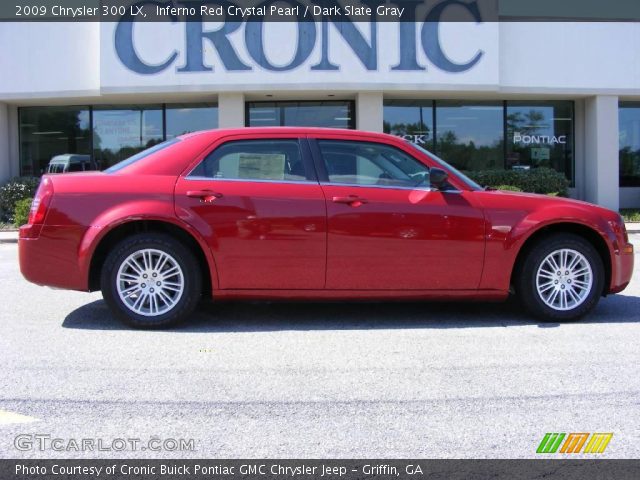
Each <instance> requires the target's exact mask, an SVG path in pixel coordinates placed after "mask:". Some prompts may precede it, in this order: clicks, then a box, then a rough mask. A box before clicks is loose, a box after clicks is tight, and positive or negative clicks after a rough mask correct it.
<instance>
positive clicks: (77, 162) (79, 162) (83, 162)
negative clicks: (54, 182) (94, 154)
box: [47, 153, 95, 173]
mask: <svg viewBox="0 0 640 480" xmlns="http://www.w3.org/2000/svg"><path fill="white" fill-rule="evenodd" d="M85 170H95V165H94V164H93V162H92V161H91V156H90V155H80V154H76V153H64V154H62V155H56V156H55V157H53V158H52V159H51V161H50V162H49V165H48V166H47V173H66V172H84V171H85Z"/></svg>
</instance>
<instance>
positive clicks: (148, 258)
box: [101, 233, 201, 328]
mask: <svg viewBox="0 0 640 480" xmlns="http://www.w3.org/2000/svg"><path fill="white" fill-rule="evenodd" d="M199 272H200V269H199V268H198V265H197V262H196V259H195V257H194V256H193V254H192V253H191V252H190V251H189V250H188V249H187V248H185V247H184V246H183V245H182V244H181V243H180V242H178V241H176V240H175V239H174V238H172V237H170V236H168V235H163V234H156V233H144V234H138V235H134V236H131V237H128V238H126V239H124V240H123V241H121V242H120V243H118V244H117V245H116V247H115V248H114V249H113V250H112V251H111V252H110V253H109V255H108V256H107V258H106V260H105V263H104V266H103V269H102V276H101V287H102V295H103V297H104V299H105V301H106V302H107V304H108V305H109V307H110V308H111V310H112V311H113V312H114V314H115V315H116V316H117V317H118V318H119V319H121V320H122V321H124V322H125V323H127V324H129V325H131V326H133V327H136V328H158V327H167V326H170V325H174V324H176V323H178V322H181V321H183V320H184V319H186V318H187V317H188V316H189V315H190V314H191V313H192V312H193V310H194V309H195V307H196V306H197V304H198V300H199V298H200V292H201V278H200V273H199Z"/></svg>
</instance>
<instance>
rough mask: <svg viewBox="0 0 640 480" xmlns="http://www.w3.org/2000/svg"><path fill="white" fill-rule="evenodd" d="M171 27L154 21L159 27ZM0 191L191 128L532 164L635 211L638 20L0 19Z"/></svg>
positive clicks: (638, 196) (455, 159)
mask: <svg viewBox="0 0 640 480" xmlns="http://www.w3.org/2000/svg"><path fill="white" fill-rule="evenodd" d="M170 20H172V19H170ZM0 72H2V74H1V75H0V182H2V181H6V180H7V179H9V178H11V177H14V176H18V175H40V174H42V173H43V172H45V171H46V170H47V167H48V164H49V162H50V160H51V158H52V157H53V156H55V155H59V154H65V153H75V154H81V155H87V156H88V158H89V159H90V162H91V164H92V168H105V167H107V166H109V165H111V164H113V163H115V162H117V161H118V160H120V159H122V158H125V157H126V156H128V155H130V154H132V153H134V152H136V151H138V150H140V149H142V148H144V147H146V146H149V145H153V144H155V143H158V142H159V141H162V140H165V139H167V138H171V137H173V136H176V135H179V134H182V133H184V132H188V131H193V130H201V129H208V128H228V127H244V126H269V125H310V126H326V127H339V128H357V129H361V130H370V131H378V132H382V131H386V132H389V133H392V134H395V135H401V136H404V137H405V138H407V139H408V140H410V141H414V142H417V143H420V144H421V145H423V146H425V147H426V148H427V149H429V150H432V151H434V152H435V153H436V154H437V155H439V156H440V157H442V158H444V159H445V160H447V161H449V162H450V163H452V164H453V165H455V166H456V167H458V168H460V169H463V170H482V169H514V168H515V169H522V170H528V169H534V168H538V167H550V168H554V169H556V170H558V171H560V172H562V173H564V174H565V175H566V176H567V178H568V179H569V180H570V181H571V185H572V187H571V190H570V192H571V195H572V196H573V197H575V198H580V199H585V200H587V201H591V202H594V203H598V204H601V205H604V206H606V207H609V208H612V209H618V208H625V207H640V24H638V23H621V22H615V23H614V22H611V23H590V22H576V23H567V22H547V23H544V22H530V23H526V22H500V23H497V22H483V21H481V19H480V21H472V22H465V23H454V22H450V23H447V22H441V23H437V22H436V23H434V22H419V21H418V22H415V23H413V22H408V23H407V22H405V23H398V22H377V23H364V22H363V23H350V22H345V23H334V22H331V21H326V22H315V23H314V22H300V23H295V22H289V23H279V22H272V23H268V22H237V23H231V22H229V23H227V24H211V23H209V22H180V21H167V22H149V23H144V22H128V21H121V22H119V23H3V24H1V25H0Z"/></svg>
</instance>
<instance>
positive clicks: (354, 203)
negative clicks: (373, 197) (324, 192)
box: [332, 195, 368, 207]
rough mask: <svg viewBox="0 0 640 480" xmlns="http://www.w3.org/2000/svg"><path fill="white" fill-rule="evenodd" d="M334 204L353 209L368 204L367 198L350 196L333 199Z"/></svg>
mask: <svg viewBox="0 0 640 480" xmlns="http://www.w3.org/2000/svg"><path fill="white" fill-rule="evenodd" d="M332 200H333V203H344V204H346V205H349V206H351V207H359V206H360V205H363V204H365V203H367V202H368V200H367V199H366V198H362V197H359V196H358V195H348V196H346V197H333V199H332Z"/></svg>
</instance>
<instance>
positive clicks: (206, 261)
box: [88, 219, 216, 296]
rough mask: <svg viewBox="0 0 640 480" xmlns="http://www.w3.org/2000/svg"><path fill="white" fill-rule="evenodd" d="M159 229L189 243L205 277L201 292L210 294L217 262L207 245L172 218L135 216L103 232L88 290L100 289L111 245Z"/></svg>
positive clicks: (92, 260)
mask: <svg viewBox="0 0 640 480" xmlns="http://www.w3.org/2000/svg"><path fill="white" fill-rule="evenodd" d="M150 232H158V233H163V234H165V235H169V236H171V237H173V238H175V239H176V240H178V241H179V242H181V243H183V244H185V245H187V247H188V248H189V250H190V251H191V252H193V253H194V254H195V256H196V260H197V262H198V265H199V266H200V271H201V278H202V293H203V294H204V295H206V296H210V295H211V294H212V291H213V287H214V286H215V283H216V277H215V275H216V269H215V263H214V261H213V259H212V258H210V255H207V252H206V250H205V249H206V247H204V246H203V245H202V243H201V242H200V241H198V239H196V237H195V236H194V235H193V234H192V233H191V232H189V231H187V230H186V229H184V228H182V227H180V226H179V225H176V224H175V223H173V222H168V221H166V220H159V219H132V220H129V221H125V222H122V223H119V224H118V225H115V226H113V227H112V228H111V229H109V231H107V232H106V233H105V234H104V235H102V236H101V237H100V238H99V239H98V242H97V244H96V246H95V248H94V249H93V254H92V255H91V261H90V265H89V271H88V287H89V291H95V290H99V289H100V272H101V270H102V266H103V265H104V261H105V260H106V258H107V255H108V253H109V250H110V248H111V247H113V246H114V245H116V244H117V243H118V242H120V241H121V240H123V239H124V238H127V237H129V236H131V235H135V234H137V233H150Z"/></svg>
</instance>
